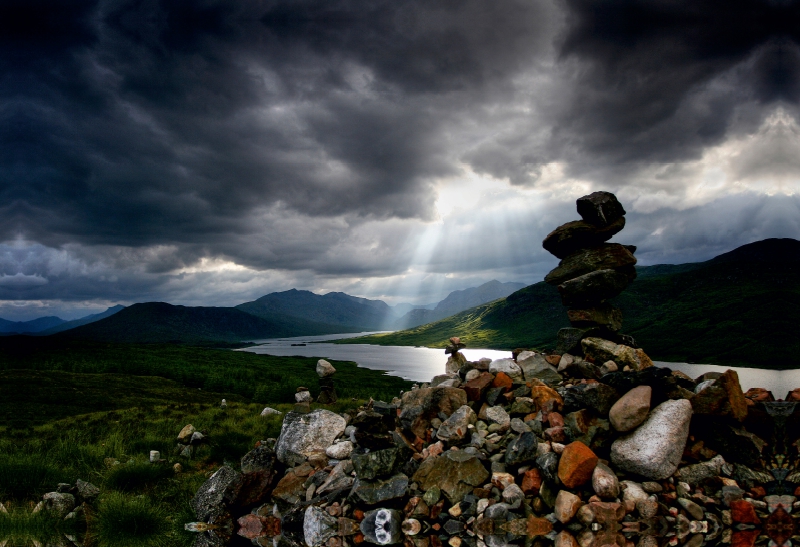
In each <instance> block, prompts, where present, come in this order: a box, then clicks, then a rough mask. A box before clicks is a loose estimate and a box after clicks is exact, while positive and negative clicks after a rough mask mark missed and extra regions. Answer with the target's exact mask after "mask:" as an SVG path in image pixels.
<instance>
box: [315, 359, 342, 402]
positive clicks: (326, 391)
mask: <svg viewBox="0 0 800 547" xmlns="http://www.w3.org/2000/svg"><path fill="white" fill-rule="evenodd" d="M335 373H336V369H335V368H333V365H331V364H330V363H329V362H328V361H326V360H325V359H320V360H319V361H317V376H319V396H318V397H317V402H318V403H319V404H321V405H330V404H333V403H335V402H336V401H337V400H338V398H337V397H336V388H335V387H334V383H333V375H334V374H335Z"/></svg>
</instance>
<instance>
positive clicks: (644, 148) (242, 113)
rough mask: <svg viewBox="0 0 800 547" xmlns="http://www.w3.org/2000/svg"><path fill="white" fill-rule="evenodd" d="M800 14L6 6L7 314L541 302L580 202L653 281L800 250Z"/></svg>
mask: <svg viewBox="0 0 800 547" xmlns="http://www.w3.org/2000/svg"><path fill="white" fill-rule="evenodd" d="M798 28H800V6H798V3H797V2H795V1H792V0H787V1H782V2H768V1H762V0H749V1H747V0H740V1H736V2H719V1H713V2H712V1H700V2H696V1H693V2H689V1H678V2H660V1H655V2H654V1H652V0H647V1H644V0H641V1H625V2H622V1H620V2H616V1H609V2H595V1H593V0H553V1H550V0H547V1H540V0H496V1H492V2H486V1H484V0H459V1H453V0H424V1H423V0H377V1H371V2H367V1H365V0H291V1H290V0H264V1H260V0H259V1H257V0H241V1H229V0H199V1H188V0H153V1H141V0H76V1H72V2H59V1H56V0H24V1H23V0H11V1H9V2H3V4H2V5H1V6H0V48H2V51H0V138H1V139H2V148H0V158H2V161H0V196H1V197H2V200H0V317H5V318H8V319H15V320H18V319H30V318H33V317H38V316H41V315H50V314H54V315H60V316H62V317H64V318H67V319H70V318H74V317H78V316H81V315H85V314H87V313H93V312H96V311H100V310H101V309H104V308H105V307H107V306H109V305H113V304H116V303H123V304H129V303H133V302H142V301H153V300H159V301H168V302H171V303H176V304H186V305H235V304H238V303H240V302H244V301H247V300H252V299H255V298H257V297H259V296H262V295H263V294H266V293H269V292H272V291H280V290H287V289H290V288H300V289H309V290H313V291H316V292H327V291H344V292H347V293H348V294H353V295H357V296H363V297H368V298H381V299H384V300H386V301H387V302H389V303H397V302H414V303H430V302H435V301H437V300H440V299H441V298H443V297H444V296H445V295H446V294H447V293H448V292H450V291H452V290H456V289H463V288H466V287H469V286H475V285H478V284H480V283H483V282H486V281H489V280H491V279H499V280H501V281H522V282H527V283H534V282H537V281H540V280H541V279H542V278H543V276H544V274H545V273H546V272H547V271H548V270H549V269H550V268H552V267H553V265H554V264H555V259H554V258H553V257H551V256H549V255H547V253H545V252H544V251H543V250H542V249H541V241H542V239H543V238H544V236H545V235H546V234H547V233H548V232H549V231H550V230H552V229H553V228H554V227H555V226H557V225H559V224H561V223H563V222H566V221H568V220H572V219H574V218H576V213H575V210H574V207H575V205H574V201H575V199H576V198H577V197H579V196H581V195H584V194H586V193H589V192H592V191H594V190H598V189H606V190H610V191H613V192H616V193H617V194H618V196H619V197H620V199H621V201H622V202H623V203H624V204H625V206H626V208H627V209H628V211H629V215H628V225H627V228H626V230H625V232H623V234H622V235H621V236H620V237H619V239H620V240H621V241H623V242H626V243H631V244H635V245H637V246H638V247H639V251H638V252H637V256H638V257H639V260H640V263H641V264H645V265H646V264H655V263H664V262H666V263H681V262H689V261H697V260H706V259H708V258H711V257H713V256H715V255H716V254H719V253H721V252H725V251H729V250H731V249H733V248H735V247H737V246H739V245H742V244H745V243H749V242H752V241H756V240H759V239H764V238H767V237H792V238H800V47H798V39H799V38H800V37H799V36H798V30H797V29H798Z"/></svg>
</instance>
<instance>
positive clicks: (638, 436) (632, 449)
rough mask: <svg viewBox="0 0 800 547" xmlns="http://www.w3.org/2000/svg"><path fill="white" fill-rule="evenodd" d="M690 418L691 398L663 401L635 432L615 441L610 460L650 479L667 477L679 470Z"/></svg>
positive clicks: (622, 467)
mask: <svg viewBox="0 0 800 547" xmlns="http://www.w3.org/2000/svg"><path fill="white" fill-rule="evenodd" d="M691 420H692V403H690V402H689V401H688V400H686V399H678V400H676V401H665V402H663V403H661V404H660V405H658V406H657V407H655V408H654V409H653V410H652V411H651V412H650V415H649V416H648V417H647V419H646V420H645V421H644V423H643V424H642V425H640V426H639V427H638V428H637V429H636V430H634V431H633V433H631V434H629V435H626V436H624V437H621V438H619V439H617V440H616V441H614V443H613V444H612V445H611V462H612V463H613V464H614V465H615V466H617V467H619V468H620V469H622V470H624V471H629V472H631V473H637V474H639V475H643V476H645V477H647V478H649V479H654V480H661V479H666V478H667V477H669V476H671V475H672V474H673V473H674V472H675V470H677V469H678V464H679V463H680V461H681V456H682V455H683V450H684V448H685V447H686V439H687V438H688V437H689V423H690V422H691Z"/></svg>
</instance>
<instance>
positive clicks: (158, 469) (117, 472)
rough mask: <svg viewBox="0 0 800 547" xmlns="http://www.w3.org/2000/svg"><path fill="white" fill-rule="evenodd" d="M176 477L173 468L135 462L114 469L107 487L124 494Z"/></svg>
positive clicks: (108, 478)
mask: <svg viewBox="0 0 800 547" xmlns="http://www.w3.org/2000/svg"><path fill="white" fill-rule="evenodd" d="M174 476H175V473H174V472H173V471H172V469H171V468H169V467H166V466H164V465H153V464H151V463H150V462H149V461H146V462H145V461H134V462H133V463H127V464H121V465H116V466H114V467H112V468H111V469H110V470H109V471H108V473H106V477H105V483H104V484H105V486H106V487H107V488H111V489H113V490H120V491H122V492H134V491H141V490H144V489H146V488H148V487H151V486H153V485H155V484H156V483H158V482H159V481H162V480H166V479H169V478H172V477H174Z"/></svg>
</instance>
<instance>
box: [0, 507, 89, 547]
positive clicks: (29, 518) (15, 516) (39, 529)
mask: <svg viewBox="0 0 800 547" xmlns="http://www.w3.org/2000/svg"><path fill="white" fill-rule="evenodd" d="M32 508H33V506H32V505H31V504H22V505H20V504H12V503H8V502H7V503H6V510H7V511H8V513H0V543H2V542H3V541H8V545H9V546H15V545H25V546H27V545H34V541H38V542H40V543H44V544H46V545H58V544H59V539H60V538H61V537H62V534H63V533H64V532H66V533H74V530H73V529H72V528H71V527H70V525H69V524H67V523H64V522H63V521H58V520H56V519H54V518H53V517H51V516H50V515H48V514H47V513H45V512H39V513H33V512H32V511H31V509H32Z"/></svg>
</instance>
